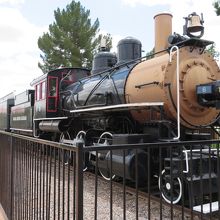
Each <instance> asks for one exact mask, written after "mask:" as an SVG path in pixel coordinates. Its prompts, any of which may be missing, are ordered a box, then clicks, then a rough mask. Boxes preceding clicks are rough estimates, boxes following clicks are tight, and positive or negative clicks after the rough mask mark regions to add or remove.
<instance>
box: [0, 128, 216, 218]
mask: <svg viewBox="0 0 220 220" xmlns="http://www.w3.org/2000/svg"><path fill="white" fill-rule="evenodd" d="M219 144H220V141H218V140H212V141H198V142H195V141H194V142H193V141H191V142H178V143H177V142H170V143H149V144H130V145H111V146H106V145H105V143H102V144H101V143H100V144H94V145H93V146H89V147H84V144H83V142H81V141H78V142H76V143H75V145H76V146H75V145H71V146H70V145H67V144H61V143H55V142H50V141H44V140H39V139H35V138H31V137H24V136H19V135H15V134H11V133H6V132H0V204H1V205H2V207H3V209H4V211H5V213H6V214H7V216H8V218H9V219H13V220H14V219H19V220H20V219H80V220H81V219H195V217H197V218H199V219H219V218H220V211H219V210H220V209H219V206H220V204H219V201H220V175H219V174H220V173H219V170H220V169H219V168H220V167H219V165H220V163H219ZM88 171H90V172H88ZM103 177H104V178H103Z"/></svg>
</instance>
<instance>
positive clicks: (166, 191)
mask: <svg viewBox="0 0 220 220" xmlns="http://www.w3.org/2000/svg"><path fill="white" fill-rule="evenodd" d="M158 185H159V190H160V192H161V195H162V197H163V199H164V200H165V201H166V202H167V203H170V204H171V202H172V204H177V203H178V202H179V201H180V199H181V197H182V183H181V180H180V178H179V177H174V178H172V179H171V176H170V173H169V172H168V171H165V170H163V171H162V172H161V175H160V177H159V180H158ZM172 188H173V189H172Z"/></svg>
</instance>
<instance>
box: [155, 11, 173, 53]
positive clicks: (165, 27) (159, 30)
mask: <svg viewBox="0 0 220 220" xmlns="http://www.w3.org/2000/svg"><path fill="white" fill-rule="evenodd" d="M172 17H173V16H172V15H171V14H169V13H160V14H157V15H155V16H154V20H155V53H156V52H158V51H160V50H164V49H166V48H167V47H168V37H169V36H170V35H171V34H172ZM161 54H162V53H161ZM161 54H159V55H158V56H160V55H161Z"/></svg>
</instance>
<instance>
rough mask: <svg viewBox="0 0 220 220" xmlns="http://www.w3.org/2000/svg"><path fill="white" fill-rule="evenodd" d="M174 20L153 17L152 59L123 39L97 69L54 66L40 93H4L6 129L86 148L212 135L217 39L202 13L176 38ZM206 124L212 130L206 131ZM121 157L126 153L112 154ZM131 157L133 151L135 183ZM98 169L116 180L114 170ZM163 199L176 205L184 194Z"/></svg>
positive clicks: (219, 76) (40, 81)
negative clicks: (207, 36)
mask: <svg viewBox="0 0 220 220" xmlns="http://www.w3.org/2000/svg"><path fill="white" fill-rule="evenodd" d="M171 18H172V16H171V15H170V14H166V13H164V14H159V15H156V16H155V30H156V41H155V53H154V54H153V55H151V56H153V58H151V59H148V58H149V57H147V58H142V57H141V52H142V49H141V42H140V41H139V40H137V39H134V38H131V37H128V38H125V39H123V40H121V41H120V42H119V43H118V54H117V57H116V55H115V54H114V53H111V52H109V51H106V50H105V48H102V50H101V51H100V52H99V53H98V54H97V55H96V56H95V57H94V62H93V69H92V71H90V70H88V69H85V68H60V69H56V70H53V71H50V72H49V73H47V74H44V75H42V76H40V77H39V78H37V79H35V80H33V82H32V83H31V85H32V86H34V88H35V90H28V91H25V92H24V93H22V94H19V95H16V96H15V97H14V96H13V95H12V94H10V95H9V96H6V97H4V98H3V99H2V100H1V103H0V118H1V119H0V123H1V124H0V126H1V129H4V130H7V131H11V132H17V133H21V134H25V135H33V136H34V137H38V138H43V139H48V140H53V141H60V142H63V143H70V142H71V141H76V140H78V139H81V140H84V143H85V145H86V146H91V145H93V144H94V143H96V145H99V144H100V145H103V144H105V145H111V144H133V143H149V142H161V141H166V142H169V141H184V140H202V139H210V138H211V134H212V132H211V130H212V129H215V125H219V113H220V110H219V109H220V81H219V80H220V70H219V67H218V65H217V63H216V61H215V60H214V59H213V57H212V56H211V55H210V54H208V53H207V52H205V48H206V46H208V45H210V44H212V43H213V42H211V41H207V40H202V39H200V37H201V36H202V34H203V32H204V28H203V25H202V23H203V21H202V19H200V17H199V16H198V15H197V14H196V13H192V14H190V15H189V16H188V17H187V18H185V19H186V24H185V26H184V34H185V36H180V35H178V34H173V35H172V27H171ZM198 32H199V34H198V35H194V33H198ZM167 39H168V40H167ZM204 128H206V131H208V133H206V135H204V133H202V134H201V132H200V131H201V130H202V129H204ZM195 133H196V135H195ZM153 155H154V157H155V158H156V157H158V154H157V153H154V154H153ZM117 156H118V158H122V157H120V153H118V155H117V152H115V153H113V155H112V157H113V158H114V157H117ZM105 157H106V158H107V157H108V152H106V155H104V156H103V155H102V158H105ZM133 157H134V152H132V151H128V152H127V155H126V170H127V172H126V175H127V176H126V177H127V178H128V179H131V180H134V179H135V176H134V175H133V174H132V170H130V169H129V167H132V166H131V163H133V159H132V158H133ZM138 158H139V159H140V161H141V162H142V161H145V160H146V158H147V154H146V152H145V151H139V152H138ZM155 158H154V159H155ZM186 158H187V155H186V157H185V159H186ZM154 159H153V160H154ZM155 161H158V160H157V159H155ZM141 162H140V163H141ZM113 163H114V160H113ZM117 163H121V164H122V163H123V161H122V159H121V161H120V160H119V161H117ZM100 173H101V175H102V176H103V177H104V178H106V179H110V173H109V170H108V167H101V168H100ZM152 173H154V172H153V171H152ZM117 175H119V176H120V173H117ZM121 175H122V174H121ZM162 175H163V174H162ZM143 178H144V177H143ZM165 185H166V186H167V187H168V185H169V184H168V183H165ZM167 190H168V191H169V189H168V188H167ZM179 191H181V189H180V190H179ZM163 197H164V199H165V200H166V201H167V202H171V200H172V202H173V203H174V204H175V203H178V202H179V201H180V197H181V195H180V193H179V194H178V195H177V196H176V197H173V198H172V197H170V196H166V195H165V194H163Z"/></svg>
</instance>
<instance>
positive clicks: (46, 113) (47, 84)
mask: <svg viewBox="0 0 220 220" xmlns="http://www.w3.org/2000/svg"><path fill="white" fill-rule="evenodd" d="M88 75H89V70H88V69H81V68H60V69H56V70H52V71H50V72H48V73H47V74H44V75H42V76H40V77H39V78H37V79H35V80H34V81H33V82H32V83H31V85H32V86H34V87H35V108H34V118H35V119H40V118H42V119H45V118H54V117H59V116H61V112H60V111H59V97H60V92H61V91H62V90H63V89H65V88H66V87H67V86H68V85H70V84H72V83H74V82H76V81H78V80H80V79H81V78H84V77H86V76H88Z"/></svg>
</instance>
